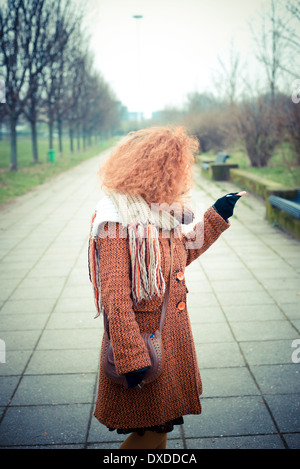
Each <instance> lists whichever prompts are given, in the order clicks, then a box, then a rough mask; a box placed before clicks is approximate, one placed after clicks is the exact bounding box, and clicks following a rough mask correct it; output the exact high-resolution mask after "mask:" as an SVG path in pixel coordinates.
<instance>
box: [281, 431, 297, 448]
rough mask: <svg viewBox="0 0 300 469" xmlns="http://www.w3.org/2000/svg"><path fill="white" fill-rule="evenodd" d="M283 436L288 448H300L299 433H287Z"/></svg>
mask: <svg viewBox="0 0 300 469" xmlns="http://www.w3.org/2000/svg"><path fill="white" fill-rule="evenodd" d="M283 437H284V439H285V441H286V443H287V445H288V447H289V449H300V433H290V434H289V433H287V434H284V435H283Z"/></svg>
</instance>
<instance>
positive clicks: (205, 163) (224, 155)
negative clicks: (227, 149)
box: [201, 151, 229, 171]
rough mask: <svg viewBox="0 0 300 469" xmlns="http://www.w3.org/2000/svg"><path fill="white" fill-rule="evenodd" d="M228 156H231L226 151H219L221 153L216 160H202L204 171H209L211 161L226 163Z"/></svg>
mask: <svg viewBox="0 0 300 469" xmlns="http://www.w3.org/2000/svg"><path fill="white" fill-rule="evenodd" d="M228 158H229V155H227V153H224V152H223V151H219V153H218V154H217V156H216V159H215V161H211V162H208V161H202V163H201V167H202V169H204V171H208V170H209V165H210V163H217V164H220V163H221V164H223V163H226V160H227V159H228Z"/></svg>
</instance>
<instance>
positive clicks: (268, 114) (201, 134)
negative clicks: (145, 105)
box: [160, 0, 300, 167]
mask: <svg viewBox="0 0 300 469" xmlns="http://www.w3.org/2000/svg"><path fill="white" fill-rule="evenodd" d="M255 24H256V29H254V25H253V24H252V25H250V26H251V29H252V31H253V38H254V51H255V57H256V59H257V62H256V65H257V66H256V69H255V74H256V75H257V83H255V80H253V78H251V70H249V68H248V67H247V65H246V64H245V63H244V62H242V60H241V57H240V54H239V53H238V52H237V51H236V49H235V48H234V46H233V44H232V46H231V50H230V54H229V60H228V64H226V65H225V63H224V61H223V60H221V59H219V69H218V71H216V73H215V76H214V93H209V92H204V93H199V92H194V93H190V94H189V95H188V96H187V100H186V105H185V106H184V107H183V108H182V109H178V108H169V109H165V110H164V111H163V112H162V113H161V116H160V120H161V121H162V122H163V123H167V122H174V121H175V122H177V123H183V124H184V125H185V126H186V127H187V128H188V130H189V131H190V132H191V133H192V134H194V135H196V136H197V137H198V139H199V141H200V145H201V149H202V151H204V152H205V151H208V150H211V149H213V150H218V149H224V148H226V147H228V146H230V145H232V144H234V143H236V142H237V141H239V142H242V144H243V146H244V148H245V150H246V153H247V155H248V157H249V161H250V164H251V165H252V166H257V167H260V166H265V165H267V164H268V161H269V160H270V158H271V157H272V156H273V154H274V150H275V148H276V147H277V145H278V144H279V143H280V142H282V141H287V142H289V144H290V147H291V148H292V149H293V151H294V152H295V154H296V157H297V164H298V165H300V102H299V101H300V97H299V96H300V75H299V57H300V0H292V1H291V0H282V1H280V0H270V3H269V9H268V10H267V11H265V12H264V13H263V14H262V15H261V17H260V18H259V20H256V22H255ZM297 60H298V61H297ZM252 75H253V74H252ZM263 76H264V77H265V79H264V80H262V77H263ZM253 83H254V85H253Z"/></svg>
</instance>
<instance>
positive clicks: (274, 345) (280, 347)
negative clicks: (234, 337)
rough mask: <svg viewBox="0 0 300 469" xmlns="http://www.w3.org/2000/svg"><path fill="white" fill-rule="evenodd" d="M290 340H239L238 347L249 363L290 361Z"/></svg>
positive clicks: (285, 362) (287, 362) (267, 363)
mask: <svg viewBox="0 0 300 469" xmlns="http://www.w3.org/2000/svg"><path fill="white" fill-rule="evenodd" d="M292 342H293V341H292V340H291V339H286V340H280V339H279V340H263V341H255V342H241V343H240V347H241V349H242V351H243V354H244V356H245V359H246V360H247V362H248V363H249V364H250V365H272V364H274V365H276V364H289V363H292V353H293V351H294V349H293V348H292Z"/></svg>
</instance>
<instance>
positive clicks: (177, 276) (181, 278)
mask: <svg viewBox="0 0 300 469" xmlns="http://www.w3.org/2000/svg"><path fill="white" fill-rule="evenodd" d="M176 278H177V280H180V281H182V280H183V279H184V274H183V272H177V275H176Z"/></svg>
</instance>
